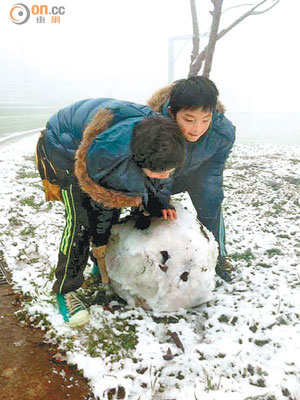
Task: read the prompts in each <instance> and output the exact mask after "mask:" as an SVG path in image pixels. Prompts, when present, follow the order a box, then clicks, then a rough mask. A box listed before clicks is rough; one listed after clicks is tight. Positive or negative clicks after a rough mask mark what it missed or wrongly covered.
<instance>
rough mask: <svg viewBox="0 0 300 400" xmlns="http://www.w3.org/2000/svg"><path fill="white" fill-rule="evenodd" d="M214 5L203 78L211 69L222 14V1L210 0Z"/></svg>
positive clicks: (207, 75) (207, 76)
mask: <svg viewBox="0 0 300 400" xmlns="http://www.w3.org/2000/svg"><path fill="white" fill-rule="evenodd" d="M211 1H212V3H213V5H214V11H213V20H212V24H211V30H210V35H209V41H208V45H207V48H206V56H205V64H204V69H203V76H205V77H206V78H209V74H210V71H211V67H212V61H213V57H214V52H215V47H216V42H217V40H218V31H219V25H220V19H221V13H222V5H223V0H211Z"/></svg>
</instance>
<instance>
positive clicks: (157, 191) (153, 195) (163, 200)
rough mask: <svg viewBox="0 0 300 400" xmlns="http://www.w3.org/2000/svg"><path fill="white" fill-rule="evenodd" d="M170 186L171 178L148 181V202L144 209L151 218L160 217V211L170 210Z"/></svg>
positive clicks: (171, 183)
mask: <svg viewBox="0 0 300 400" xmlns="http://www.w3.org/2000/svg"><path fill="white" fill-rule="evenodd" d="M172 185H173V178H168V179H153V180H152V179H149V180H148V182H147V185H146V186H147V189H148V201H147V204H145V207H146V209H147V211H148V212H149V213H150V214H151V215H152V216H161V210H164V209H168V208H170V205H169V202H170V197H171V191H172Z"/></svg>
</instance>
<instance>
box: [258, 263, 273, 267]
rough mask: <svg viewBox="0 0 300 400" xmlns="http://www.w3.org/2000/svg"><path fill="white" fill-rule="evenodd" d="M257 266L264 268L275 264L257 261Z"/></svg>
mask: <svg viewBox="0 0 300 400" xmlns="http://www.w3.org/2000/svg"><path fill="white" fill-rule="evenodd" d="M257 266H258V267H262V268H272V266H273V265H270V264H266V263H257Z"/></svg>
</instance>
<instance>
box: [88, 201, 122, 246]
mask: <svg viewBox="0 0 300 400" xmlns="http://www.w3.org/2000/svg"><path fill="white" fill-rule="evenodd" d="M90 212H91V215H90V218H89V219H90V221H91V222H90V231H91V237H92V244H93V245H94V246H96V247H98V246H104V245H106V244H107V242H108V240H109V237H110V233H111V228H112V225H113V224H115V223H116V222H117V221H118V218H119V215H120V210H118V209H116V208H106V207H103V206H102V205H101V204H99V203H96V202H95V201H94V200H91V211H90Z"/></svg>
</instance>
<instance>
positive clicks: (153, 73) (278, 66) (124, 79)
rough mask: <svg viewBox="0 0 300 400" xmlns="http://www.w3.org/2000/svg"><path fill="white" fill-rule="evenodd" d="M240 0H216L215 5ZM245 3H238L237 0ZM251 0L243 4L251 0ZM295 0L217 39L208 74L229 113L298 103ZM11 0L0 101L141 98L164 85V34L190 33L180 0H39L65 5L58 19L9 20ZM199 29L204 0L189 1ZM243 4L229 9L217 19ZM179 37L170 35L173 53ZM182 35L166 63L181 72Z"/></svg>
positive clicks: (2, 46)
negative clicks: (173, 59) (175, 55)
mask: <svg viewBox="0 0 300 400" xmlns="http://www.w3.org/2000/svg"><path fill="white" fill-rule="evenodd" d="M243 1H244V0H224V9H226V8H227V7H228V6H231V5H237V4H240V3H242V2H243ZM245 2H246V3H249V1H244V3H245ZM256 2H257V0H255V2H254V1H253V2H252V3H256ZM299 3H300V2H299V0H281V2H280V4H279V5H277V6H276V7H275V8H273V9H272V10H271V11H269V12H268V13H266V14H263V15H259V16H252V17H250V18H248V19H246V20H245V21H243V22H242V23H241V24H240V25H239V26H238V27H236V28H234V29H233V30H232V31H231V32H230V33H228V34H227V35H226V36H225V37H224V38H222V39H221V40H220V41H219V42H218V43H217V47H216V52H215V58H214V62H213V70H212V73H211V76H210V77H211V79H212V80H214V82H215V83H216V84H217V86H218V88H219V91H220V98H221V99H222V101H223V102H224V103H225V104H226V108H227V109H228V110H230V111H233V112H247V111H276V112H278V111H297V112H298V111H300V104H299V100H298V92H299V89H300V83H299V71H300V59H299V56H298V48H299V44H298V39H299V37H300V35H299V33H300V32H299V22H298V20H299V15H300V4H299ZM14 4H16V2H15V1H8V0H1V3H0V17H1V20H0V34H1V43H0V90H1V93H0V101H2V102H3V101H7V100H12V99H15V100H20V101H22V100H30V101H33V102H43V103H61V104H64V103H68V102H71V101H76V100H79V99H81V98H88V97H115V98H119V99H126V100H132V101H136V102H140V103H144V102H145V101H146V99H147V98H148V97H149V96H150V95H151V94H152V92H153V91H154V90H156V89H158V88H160V87H161V86H163V85H166V84H167V83H168V37H170V36H177V35H186V34H191V33H192V25H191V16H190V5H189V0H85V1H84V2H83V1H77V2H75V1H74V0H45V1H42V2H37V1H32V0H30V1H28V0H27V1H26V0H24V4H26V5H27V6H28V7H31V6H32V5H33V4H47V5H48V6H49V7H50V6H53V5H55V6H59V5H63V6H65V9H66V13H65V15H63V16H61V22H60V24H51V23H50V19H49V18H50V17H49V16H47V20H46V23H44V24H42V23H37V22H36V17H35V16H33V15H31V17H30V19H29V21H28V22H27V23H26V24H24V25H15V24H13V23H12V22H11V21H10V17H9V12H10V9H11V8H12V6H13V5H14ZM197 7H198V15H199V20H200V26H201V28H202V32H204V31H206V30H207V29H208V27H209V24H210V16H209V14H208V11H209V9H211V2H210V0H201V1H200V0H198V1H197ZM247 9H248V8H247V7H243V8H240V9H235V10H232V11H228V12H226V13H225V14H224V17H223V19H222V27H225V26H226V25H227V24H228V23H229V22H231V21H232V20H233V19H234V17H235V16H237V15H240V14H241V12H244V11H246V10H247ZM185 44H186V43H185V42H184V41H182V42H177V44H176V46H175V52H178V51H180V50H182V46H183V45H185ZM190 51H191V43H187V44H186V45H185V47H184V49H183V50H182V51H181V54H180V56H179V57H178V59H177V60H176V63H175V68H174V72H175V79H178V78H182V77H186V75H187V73H188V64H189V59H190Z"/></svg>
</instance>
